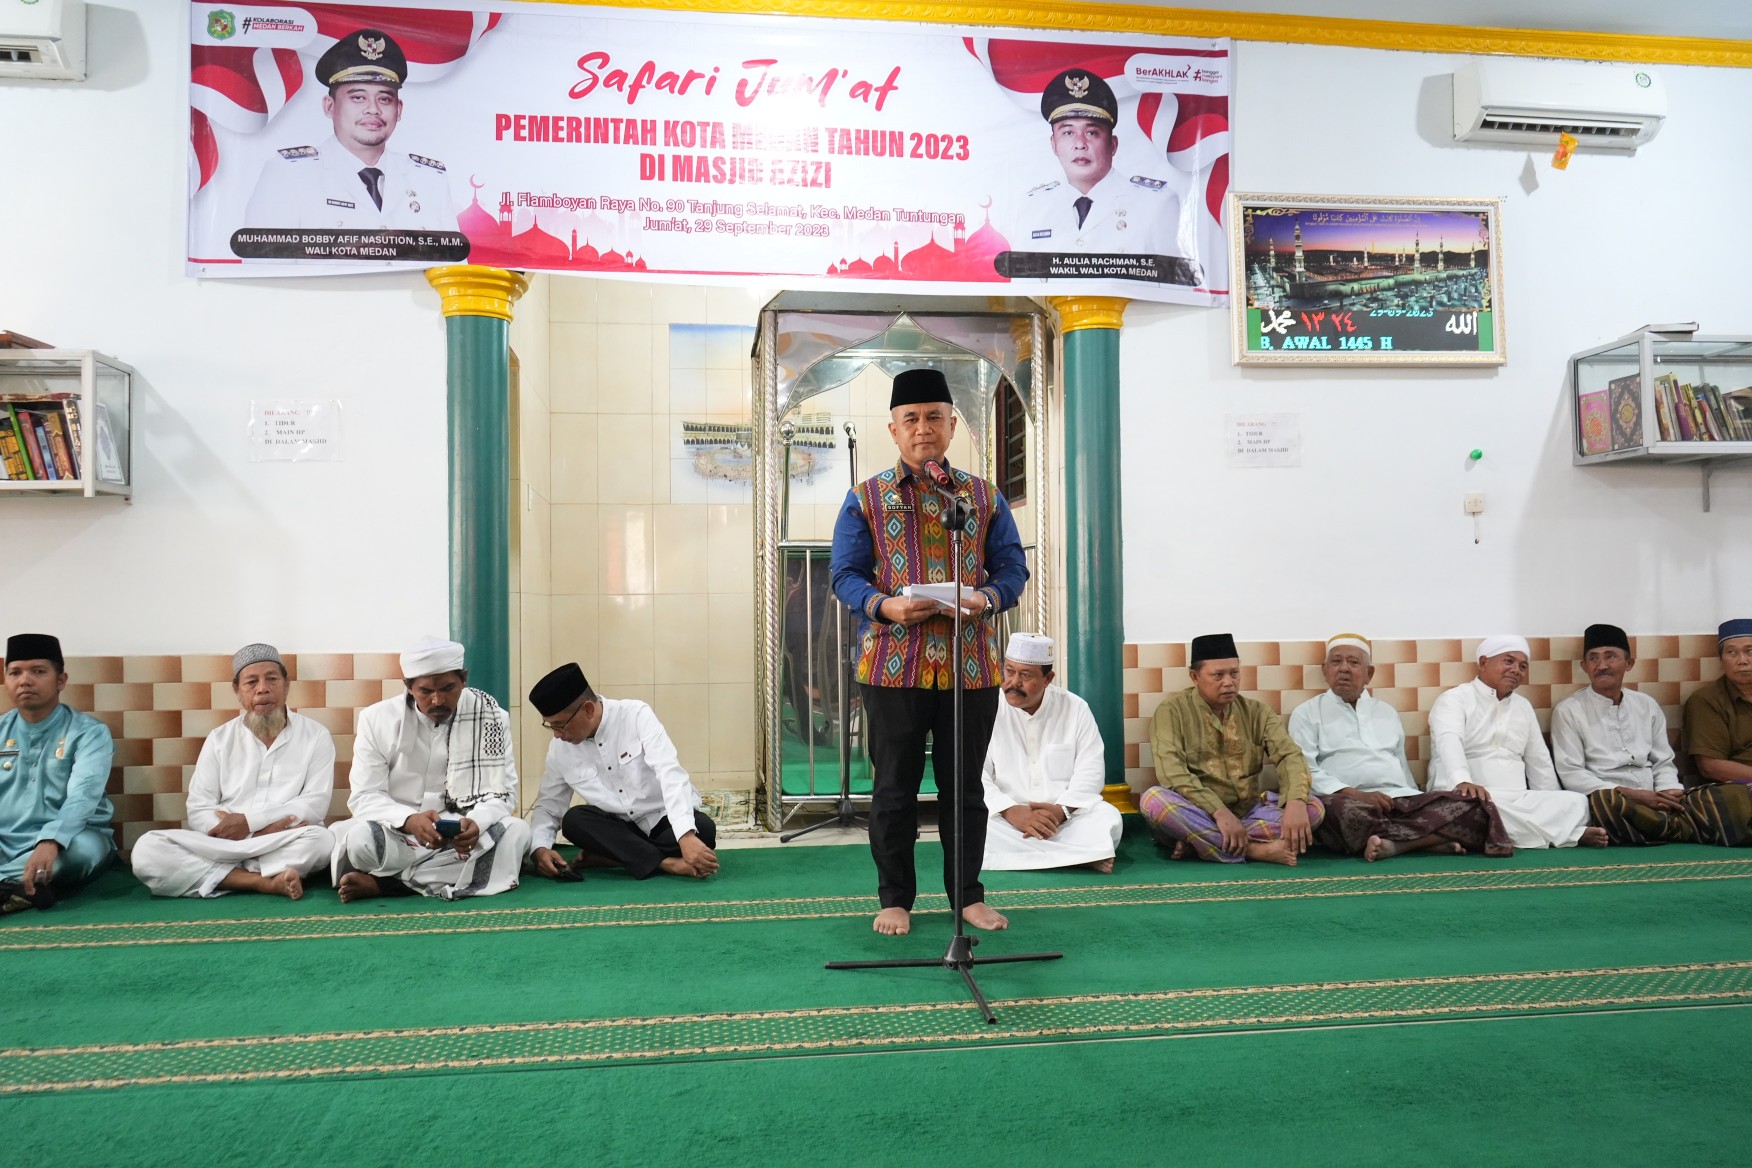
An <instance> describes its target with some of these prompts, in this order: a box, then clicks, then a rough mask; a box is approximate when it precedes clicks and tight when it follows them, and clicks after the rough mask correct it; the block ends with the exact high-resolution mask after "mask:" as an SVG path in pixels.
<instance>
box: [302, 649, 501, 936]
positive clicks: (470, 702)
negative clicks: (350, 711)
mask: <svg viewBox="0 0 1752 1168" xmlns="http://www.w3.org/2000/svg"><path fill="white" fill-rule="evenodd" d="M464 664H465V662H464V658H463V650H462V646H461V645H458V644H457V643H456V642H455V641H446V640H444V639H442V638H440V637H422V638H421V639H420V641H419V642H418V643H416V644H415V645H414V646H413V648H411V649H409V650H408V651H407V652H405V653H403V654H402V655H401V667H402V680H403V682H404V684H405V685H406V686H407V693H406V694H403V695H398V696H396V697H393V698H387V699H385V700H384V701H381V702H378V703H377V704H376V705H374V706H367V707H366V708H365V709H363V710H360V711H359V720H358V723H357V726H356V730H355V733H354V737H353V769H352V773H351V777H350V786H351V788H352V793H351V794H350V795H349V796H348V799H347V809H348V810H349V811H351V812H352V814H353V818H352V819H348V820H344V821H342V822H340V823H337V824H335V825H334V828H333V830H334V833H335V854H334V862H333V867H332V871H333V875H334V880H335V887H336V888H337V889H338V890H339V891H340V894H341V900H342V901H343V902H351V901H355V900H364V899H366V898H368V897H373V896H407V895H408V894H410V893H419V894H420V895H421V896H432V897H437V898H439V899H440V900H461V899H463V898H464V897H470V896H492V895H495V894H496V893H500V892H506V891H509V890H510V889H513V888H516V887H517V880H518V874H519V873H520V872H521V871H522V869H523V857H524V856H525V855H526V854H527V853H528V851H529V824H527V823H525V822H524V821H523V820H522V819H519V818H518V816H517V764H516V761H515V759H514V758H513V756H512V750H511V719H510V717H509V716H507V715H506V713H505V711H504V709H503V708H502V707H501V706H500V705H499V703H498V702H497V701H495V700H493V696H492V695H491V694H488V693H485V692H483V691H481V690H478V689H473V688H470V687H469V686H468V684H467V683H468V670H467V669H466V668H464Z"/></svg>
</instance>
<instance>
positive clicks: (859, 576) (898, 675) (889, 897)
mask: <svg viewBox="0 0 1752 1168" xmlns="http://www.w3.org/2000/svg"><path fill="white" fill-rule="evenodd" d="M888 405H889V411H888V412H889V416H890V418H891V421H890V422H889V424H888V433H889V436H890V437H892V438H893V439H894V444H895V446H896V447H897V448H898V450H899V452H900V460H899V461H898V462H896V463H895V465H894V466H892V467H890V468H889V469H888V470H885V471H883V472H882V473H881V474H879V475H876V476H874V477H873V478H869V479H866V480H865V481H864V482H862V483H860V484H859V485H858V486H856V487H853V488H852V489H851V491H849V492H848V493H847V494H846V502H845V506H844V507H842V508H841V509H840V514H839V519H838V521H837V522H835V524H834V529H833V561H832V570H833V591H834V595H835V596H837V597H839V599H840V601H841V603H843V604H845V605H846V606H847V607H848V608H851V609H852V610H854V611H855V612H857V613H858V614H860V616H861V617H862V619H861V620H860V622H859V624H858V666H857V681H858V685H859V689H860V691H861V692H862V695H863V702H864V717H865V727H866V729H865V732H866V733H867V734H868V736H869V738H868V740H869V743H870V759H871V762H872V763H873V764H874V769H875V776H874V784H873V788H872V791H871V799H870V851H871V854H872V855H873V856H874V857H875V860H876V876H877V895H878V897H879V899H880V901H881V905H882V909H881V911H880V912H878V913H877V914H876V920H875V924H874V928H875V930H876V931H877V932H878V933H885V934H888V935H891V936H899V935H901V934H904V933H906V932H908V931H909V930H910V929H911V928H912V906H913V900H914V898H915V897H916V896H917V894H918V878H917V874H916V873H915V871H914V867H913V846H914V844H915V842H916V841H917V839H918V823H919V802H918V801H919V783H920V781H921V780H922V779H923V778H924V773H925V739H926V737H927V736H929V737H930V738H931V741H932V758H931V772H932V774H933V775H934V776H935V777H936V780H937V820H938V826H939V834H940V836H941V837H942V844H943V886H944V888H945V889H946V890H947V891H948V893H949V903H950V904H951V905H954V904H960V905H962V906H963V907H962V910H961V915H962V917H963V919H965V920H966V921H967V923H968V924H970V925H972V926H974V927H975V928H980V929H1002V928H1005V927H1007V926H1008V925H1009V922H1008V921H1007V920H1005V918H1004V917H1003V916H1002V915H1001V914H999V913H998V912H997V911H996V910H994V909H993V908H992V907H991V906H990V905H988V904H986V902H985V887H984V885H982V884H981V883H980V880H979V869H980V860H981V858H982V857H983V856H984V855H985V820H986V810H985V801H984V800H983V799H982V798H981V790H980V783H979V781H978V776H979V772H980V767H981V765H982V764H983V763H984V761H985V755H986V745H987V743H989V742H990V741H991V736H992V723H993V721H994V719H995V718H996V717H997V712H998V684H999V682H1000V681H1001V680H1002V673H1003V670H1002V663H1001V661H1000V659H999V656H998V631H997V627H996V625H995V624H994V620H995V618H996V617H997V615H998V614H999V613H1001V612H1003V611H1004V610H1005V609H1007V608H1010V607H1012V606H1014V605H1015V603H1016V601H1017V600H1018V599H1019V598H1020V597H1021V595H1022V588H1023V585H1025V584H1026V583H1027V582H1028V562H1027V560H1026V558H1025V557H1024V555H1023V552H1022V541H1021V539H1020V538H1019V537H1018V536H1017V534H1016V521H1015V520H1014V519H1012V518H1011V516H1010V506H1009V504H1008V503H1006V502H1004V497H1003V495H1001V494H999V492H998V489H997V488H996V487H994V486H993V485H992V484H990V483H988V482H986V481H985V480H984V479H981V478H976V477H975V476H973V475H971V474H968V473H967V472H966V471H964V470H957V469H954V468H952V467H950V466H949V465H948V464H947V463H946V462H944V461H943V457H944V454H945V453H946V452H947V451H948V449H949V442H950V440H951V439H952V438H954V436H955V409H954V406H953V405H952V404H951V402H950V398H949V383H948V381H947V380H946V379H945V378H944V376H943V374H942V372H941V371H940V370H937V369H905V370H902V371H901V372H900V373H899V374H898V375H896V377H895V378H894V388H893V391H892V393H891V394H890V396H889V401H888ZM946 495H948V496H952V497H953V498H954V499H956V500H959V501H960V503H961V504H962V505H963V506H964V507H965V509H966V510H967V512H968V517H967V524H966V528H965V533H966V534H965V535H964V536H963V537H962V540H961V549H962V562H961V579H962V585H963V588H964V590H971V591H968V592H964V595H963V596H962V597H961V598H960V600H961V608H962V622H961V634H962V636H961V667H962V682H963V691H964V692H963V694H962V716H963V726H962V754H961V757H960V758H959V759H955V758H953V757H951V756H952V755H953V754H954V747H953V743H954V741H955V739H954V717H953V710H954V698H955V692H954V690H955V678H954V676H953V672H952V665H953V661H954V656H953V654H952V652H951V649H952V645H951V642H952V641H953V640H954V628H955V624H954V620H953V619H952V617H951V615H949V614H950V613H951V612H952V611H953V610H952V609H947V607H946V606H945V605H942V604H939V603H937V602H936V601H934V600H930V599H925V598H918V599H908V598H907V597H906V596H905V595H903V591H904V590H905V589H906V587H907V585H909V584H943V583H945V582H948V581H951V580H953V578H954V573H953V571H952V568H951V561H950V553H951V549H952V548H953V544H952V542H951V540H950V533H949V527H950V524H951V520H950V516H949V514H948V512H949V510H950V508H949V505H948V503H947V502H946V499H945V496H946ZM957 775H959V776H960V777H961V779H962V782H961V783H960V784H959V787H960V792H961V801H960V803H959V805H957V803H956V801H955V792H956V789H957V783H956V781H955V780H956V776H957ZM958 819H959V821H960V823H961V830H962V864H961V868H960V870H959V871H957V870H956V868H955V862H954V855H953V852H952V849H951V844H950V840H951V839H952V838H953V834H954V830H955V824H956V822H957V820H958Z"/></svg>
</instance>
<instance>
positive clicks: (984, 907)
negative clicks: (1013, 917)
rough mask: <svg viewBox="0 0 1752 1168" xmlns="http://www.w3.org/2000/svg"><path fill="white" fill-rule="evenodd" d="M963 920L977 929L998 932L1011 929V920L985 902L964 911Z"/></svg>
mask: <svg viewBox="0 0 1752 1168" xmlns="http://www.w3.org/2000/svg"><path fill="white" fill-rule="evenodd" d="M961 919H962V920H964V921H966V922H967V923H968V924H970V925H972V926H973V927H974V928H976V929H992V930H997V929H1007V928H1009V927H1010V918H1009V917H1007V916H1005V915H1004V914H1003V913H1001V912H999V911H998V910H997V909H995V908H993V907H992V906H991V905H989V904H987V903H986V902H985V901H983V900H982V901H979V902H978V903H977V904H970V905H968V906H967V907H966V908H964V909H962V910H961Z"/></svg>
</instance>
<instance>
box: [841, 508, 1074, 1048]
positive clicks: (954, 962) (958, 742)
mask: <svg viewBox="0 0 1752 1168" xmlns="http://www.w3.org/2000/svg"><path fill="white" fill-rule="evenodd" d="M944 478H945V479H947V480H948V482H949V484H950V485H953V482H954V480H953V479H948V476H947V475H945V476H944ZM933 485H934V486H935V488H936V490H937V493H938V494H939V495H941V496H942V498H943V502H944V506H945V517H946V518H947V519H948V522H949V524H950V526H949V558H950V561H951V565H952V570H953V577H954V581H955V640H954V643H953V645H952V646H951V647H950V654H949V660H950V663H951V665H952V667H953V668H954V670H955V691H954V692H955V696H954V698H953V699H952V703H953V704H952V709H951V720H952V721H953V723H954V725H955V734H954V744H955V773H954V777H953V779H952V781H951V783H950V786H951V794H950V798H952V799H953V800H954V801H955V804H954V805H955V831H954V837H955V838H954V851H953V852H952V855H953V857H954V867H955V886H954V890H953V891H952V892H951V893H950V894H949V912H950V914H951V915H952V916H953V917H954V918H955V932H954V933H953V934H952V935H951V936H950V938H949V948H948V949H947V950H946V951H944V953H943V956H942V957H940V958H937V959H935V960H933V959H931V958H905V957H903V958H895V959H891V960H886V961H829V962H828V963H827V968H828V969H922V968H927V967H929V966H933V965H941V966H942V967H943V968H944V969H947V970H949V971H951V972H953V973H958V974H960V975H961V980H963V981H965V982H966V983H967V991H968V993H970V994H972V995H973V1000H974V1004H975V1005H977V1006H978V1007H979V1012H980V1014H981V1015H982V1016H983V1017H984V1018H985V1020H986V1022H987V1023H989V1024H991V1025H996V1024H997V1021H998V1016H997V1015H996V1014H994V1013H992V1007H991V1003H990V1002H988V1001H986V996H985V994H983V993H982V992H980V988H979V982H977V981H975V980H974V978H973V967H974V966H976V965H997V964H1000V963H1005V962H1012V961H1056V960H1058V959H1059V958H1061V957H1063V956H1064V954H1063V953H1006V954H1003V955H1001V956H996V957H975V956H974V955H973V947H974V946H975V945H977V944H979V938H977V937H970V936H968V934H967V921H966V920H965V919H964V918H963V917H962V915H961V914H962V911H963V910H964V909H965V908H966V907H967V906H966V905H965V904H963V903H962V901H963V899H964V898H965V895H966V894H965V890H964V889H963V886H962V882H961V873H962V865H961V858H962V851H963V849H964V847H965V846H966V845H965V841H964V840H963V838H962V829H963V827H964V825H965V823H966V819H967V815H966V807H965V805H964V804H963V803H962V801H961V791H962V785H963V784H964V783H966V781H967V775H966V773H965V772H966V769H967V768H966V767H964V766H963V765H962V762H963V761H964V760H963V758H962V723H961V695H962V691H963V689H964V688H965V685H964V682H965V681H966V677H965V675H964V674H963V673H962V671H961V617H962V609H961V563H962V552H961V541H962V538H963V536H964V535H965V534H966V529H967V524H968V522H969V520H971V519H972V512H971V511H970V510H969V507H968V503H967V501H966V500H965V499H963V498H962V497H961V496H959V495H957V494H955V493H954V492H953V491H951V490H950V489H949V486H945V485H944V483H943V482H941V481H934V482H933ZM938 794H939V796H941V794H942V793H941V792H938ZM939 806H941V804H939ZM982 806H983V804H982ZM940 818H941V816H940V815H939V819H940Z"/></svg>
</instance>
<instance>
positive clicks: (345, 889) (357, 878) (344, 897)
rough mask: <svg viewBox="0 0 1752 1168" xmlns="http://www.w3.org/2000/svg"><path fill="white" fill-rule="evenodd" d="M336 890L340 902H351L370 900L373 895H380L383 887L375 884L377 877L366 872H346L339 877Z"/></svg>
mask: <svg viewBox="0 0 1752 1168" xmlns="http://www.w3.org/2000/svg"><path fill="white" fill-rule="evenodd" d="M337 891H338V892H340V894H341V903H342V904H352V903H353V902H354V901H355V900H370V899H371V898H372V897H374V896H382V895H383V889H382V888H380V887H379V886H378V884H377V877H375V876H372V875H371V874H369V873H367V872H348V873H347V874H346V875H345V876H343V877H341V884H340V887H339V889H337Z"/></svg>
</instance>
